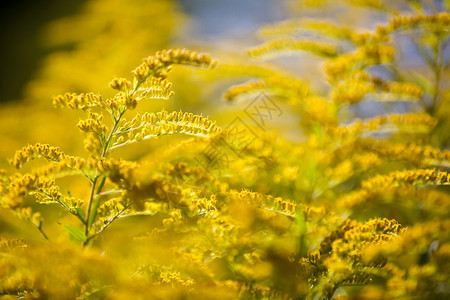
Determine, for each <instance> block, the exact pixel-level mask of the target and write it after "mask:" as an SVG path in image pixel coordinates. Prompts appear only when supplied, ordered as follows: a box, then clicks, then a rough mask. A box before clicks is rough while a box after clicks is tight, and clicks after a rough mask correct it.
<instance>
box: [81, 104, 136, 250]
mask: <svg viewBox="0 0 450 300" xmlns="http://www.w3.org/2000/svg"><path fill="white" fill-rule="evenodd" d="M126 111H127V108H124V110H123V111H122V112H120V114H119V116H118V117H117V118H114V125H113V127H112V128H111V131H110V132H109V135H108V138H107V139H106V141H105V144H104V146H103V150H102V153H101V154H100V157H99V160H101V159H102V158H104V157H106V156H107V154H108V150H109V148H110V147H109V145H110V143H111V139H112V137H113V135H114V132H115V131H116V130H117V126H119V122H120V119H121V118H122V116H123V115H124V113H125V112H126ZM99 178H100V176H99V175H98V171H96V172H95V177H94V180H93V181H92V185H91V191H90V195H89V201H88V205H87V210H86V220H85V224H84V225H85V226H84V234H85V235H86V236H88V235H89V229H90V228H89V225H90V224H89V218H90V215H91V209H92V203H93V200H94V198H95V196H96V194H95V189H96V187H97V181H98V179H99ZM100 192H101V191H98V192H97V193H100ZM88 243H89V239H88V240H86V242H83V246H86V245H87V244H88Z"/></svg>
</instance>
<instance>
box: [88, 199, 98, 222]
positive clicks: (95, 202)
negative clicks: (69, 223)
mask: <svg viewBox="0 0 450 300" xmlns="http://www.w3.org/2000/svg"><path fill="white" fill-rule="evenodd" d="M100 198H101V197H97V198H96V199H94V205H93V207H92V210H91V214H90V215H89V220H88V226H89V227H88V228H91V226H92V224H93V223H94V221H95V217H96V216H97V209H98V206H99V204H100Z"/></svg>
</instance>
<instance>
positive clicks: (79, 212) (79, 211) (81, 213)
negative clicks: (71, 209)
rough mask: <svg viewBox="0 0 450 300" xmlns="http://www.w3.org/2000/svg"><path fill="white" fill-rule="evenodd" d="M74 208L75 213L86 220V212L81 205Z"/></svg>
mask: <svg viewBox="0 0 450 300" xmlns="http://www.w3.org/2000/svg"><path fill="white" fill-rule="evenodd" d="M75 210H76V211H77V215H79V216H80V218H81V219H83V220H86V214H85V213H84V211H83V209H82V208H81V207H77V208H75Z"/></svg>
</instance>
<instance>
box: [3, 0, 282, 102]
mask: <svg viewBox="0 0 450 300" xmlns="http://www.w3.org/2000/svg"><path fill="white" fill-rule="evenodd" d="M102 2H103V5H105V6H107V5H108V1H88V0H65V1H58V0H42V1H34V0H9V1H8V0H1V1H0V3H1V6H0V26H1V28H2V30H1V31H0V40H1V47H0V53H1V56H0V57H1V63H0V64H1V68H0V78H1V80H0V102H9V101H14V100H19V99H22V98H23V97H24V89H25V87H26V85H27V83H28V82H29V81H31V80H32V79H33V78H36V77H37V76H39V70H40V68H42V67H43V65H44V64H45V58H46V57H47V56H48V55H51V54H52V53H54V52H58V51H70V50H73V47H71V46H75V45H73V44H72V45H70V44H69V43H65V44H56V45H55V43H54V42H53V43H49V37H48V34H50V33H51V31H49V28H51V27H52V26H55V25H54V24H58V23H59V24H61V23H64V20H70V19H72V20H73V19H78V20H79V21H81V19H82V18H81V16H85V17H86V16H87V14H86V13H87V12H89V11H90V9H92V6H93V4H94V3H97V5H98V6H99V8H100V6H102ZM110 2H111V7H110V9H111V11H110V12H111V13H114V11H115V10H114V6H115V5H116V8H119V7H118V6H117V5H118V1H110ZM140 2H142V1H128V2H127V3H124V4H125V5H126V6H136V7H138V6H139V4H140ZM150 2H157V1H150ZM161 2H168V1H161ZM281 2H283V1H276V0H244V1H241V0H230V1H219V0H212V1H211V0H179V1H173V7H172V12H176V13H178V14H182V15H183V18H184V22H183V26H180V27H178V28H174V30H173V32H171V33H170V36H168V40H169V41H171V42H176V41H177V40H178V41H179V43H180V42H182V41H185V40H192V39H195V40H196V41H198V42H204V43H208V44H210V45H211V43H212V44H216V45H220V46H222V47H227V48H231V47H233V48H235V49H236V45H233V43H230V41H235V42H237V41H239V43H242V41H247V42H248V44H249V45H250V43H251V41H252V40H253V39H254V36H255V35H254V32H255V31H256V29H257V28H259V27H260V26H261V25H262V24H264V23H268V22H274V21H279V20H281V19H283V18H284V17H286V10H285V9H284V8H285V5H284V4H285V3H284V4H283V3H281ZM284 2H286V1H284ZM96 13H97V14H98V15H97V16H96ZM103 13H105V11H102V10H100V9H99V10H98V11H97V12H95V11H92V10H91V11H90V14H89V16H90V17H91V18H93V19H95V18H101V17H102V14H103ZM115 13H116V14H118V13H120V9H118V10H116V11H115ZM167 17H168V18H170V17H171V16H169V15H168V16H167ZM72 25H73V26H76V22H75V23H73V24H72ZM146 25H147V26H155V25H156V26H157V25H160V26H161V25H163V24H152V20H151V19H148V22H147V24H146ZM66 29H67V38H68V39H69V38H70V35H71V34H73V32H74V31H75V30H76V29H74V28H66ZM104 29H105V28H104ZM155 29H157V28H155ZM161 29H162V28H161ZM81 30H82V28H80V31H81ZM162 30H164V29H162ZM103 33H104V32H103ZM60 34H61V35H62V36H61V37H60V38H64V37H63V35H64V32H60ZM80 34H82V32H80V33H79V35H80ZM97 34H98V35H97V37H98V38H100V35H101V34H102V32H101V31H99V32H97ZM86 35H87V36H88V35H89V33H88V32H86ZM91 38H92V37H91ZM55 39H57V38H54V39H53V40H55ZM169 44H170V43H169ZM108 46H111V45H105V47H108ZM71 48H72V49H71ZM153 51H154V49H148V51H147V55H151V54H152V52H153ZM130 68H132V66H130Z"/></svg>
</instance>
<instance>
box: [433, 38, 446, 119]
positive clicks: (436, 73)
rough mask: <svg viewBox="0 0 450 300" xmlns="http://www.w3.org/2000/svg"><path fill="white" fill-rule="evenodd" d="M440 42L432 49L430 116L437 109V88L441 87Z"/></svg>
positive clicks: (439, 40)
mask: <svg viewBox="0 0 450 300" xmlns="http://www.w3.org/2000/svg"><path fill="white" fill-rule="evenodd" d="M442 61H443V59H442V40H441V39H440V38H439V39H438V42H437V45H436V47H434V65H433V68H434V70H433V71H434V80H435V83H434V91H433V99H432V100H433V101H432V103H431V109H430V112H431V115H434V114H435V110H436V109H437V108H438V107H439V105H440V103H439V96H440V90H439V87H440V85H441V77H442Z"/></svg>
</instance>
